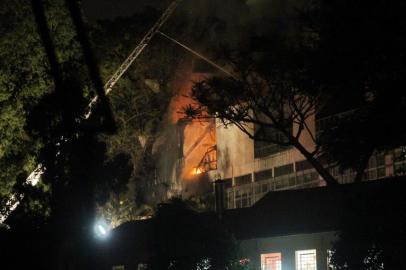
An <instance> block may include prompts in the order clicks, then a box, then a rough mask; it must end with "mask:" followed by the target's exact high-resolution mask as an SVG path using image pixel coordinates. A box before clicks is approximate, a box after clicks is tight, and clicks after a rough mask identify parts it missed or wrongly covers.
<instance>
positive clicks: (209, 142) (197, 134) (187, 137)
mask: <svg viewBox="0 0 406 270" xmlns="http://www.w3.org/2000/svg"><path fill="white" fill-rule="evenodd" d="M207 76H209V75H208V74H207V73H194V72H193V63H189V64H188V65H185V67H184V68H183V69H181V72H180V73H179V75H178V78H177V79H176V81H175V83H174V88H175V90H176V91H177V95H176V96H175V97H174V98H173V99H172V101H171V105H170V108H171V121H172V122H173V123H179V122H180V121H183V115H182V113H181V111H182V109H183V108H184V107H185V106H187V105H189V104H192V103H193V102H194V101H193V100H192V99H191V97H190V95H191V89H192V86H193V83H194V82H197V81H199V80H202V79H204V78H206V77H207ZM182 131H183V134H181V135H182V137H183V138H182V146H181V147H182V150H183V159H184V160H183V162H184V163H183V164H184V165H183V170H182V173H181V176H180V177H181V179H182V180H194V179H196V177H200V176H201V175H202V174H203V173H204V172H206V171H207V170H208V169H210V168H212V167H213V165H212V166H203V165H202V163H204V161H205V159H208V158H207V155H208V153H209V150H210V149H213V147H215V145H216V133H215V132H216V129H215V124H214V120H208V121H188V122H185V123H184V126H183V130H182ZM210 156H211V158H213V154H212V153H211V154H210ZM214 156H215V155H214Z"/></svg>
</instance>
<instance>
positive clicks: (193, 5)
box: [82, 0, 286, 21]
mask: <svg viewBox="0 0 406 270" xmlns="http://www.w3.org/2000/svg"><path fill="white" fill-rule="evenodd" d="M275 1H286V0H184V1H183V2H182V3H181V4H180V8H190V9H195V10H198V9H200V10H201V9H202V7H203V9H204V6H205V4H206V5H207V6H209V5H213V2H214V3H215V5H216V6H218V7H224V10H221V9H220V10H219V12H221V11H224V15H225V16H226V17H227V16H230V15H232V14H230V10H232V7H233V6H234V5H236V4H237V3H238V2H239V3H241V2H246V3H247V7H249V10H250V11H251V13H260V12H263V11H264V9H263V6H264V4H266V3H269V2H275ZM170 2H172V1H171V0H83V1H82V3H83V8H84V10H85V14H86V16H87V17H88V19H90V20H91V21H95V20H98V19H106V18H114V17H116V16H124V17H125V16H129V15H132V14H134V13H137V11H140V10H142V9H143V8H144V7H145V6H147V5H151V6H155V7H159V8H160V9H165V7H167V6H168V5H169V3H170ZM210 2H211V3H210ZM249 10H248V9H247V13H248V12H249ZM234 19H235V20H239V19H240V18H239V17H234Z"/></svg>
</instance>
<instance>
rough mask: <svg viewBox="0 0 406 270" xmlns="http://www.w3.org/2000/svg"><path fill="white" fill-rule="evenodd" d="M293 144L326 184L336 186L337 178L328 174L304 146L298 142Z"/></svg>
mask: <svg viewBox="0 0 406 270" xmlns="http://www.w3.org/2000/svg"><path fill="white" fill-rule="evenodd" d="M293 146H294V147H295V148H296V149H297V150H299V152H300V153H301V154H302V155H303V156H304V157H305V158H306V159H307V161H309V163H310V164H312V166H313V168H314V169H315V170H316V171H317V172H318V173H319V174H320V176H321V177H322V178H323V180H324V181H325V182H326V184H327V185H328V186H336V185H338V184H339V183H338V182H337V180H336V179H335V178H334V177H333V176H332V175H331V174H330V172H329V171H328V170H327V169H326V168H324V167H323V165H322V164H321V163H320V161H318V160H317V159H316V158H315V157H314V156H313V155H312V154H311V153H309V151H307V150H306V148H305V147H304V146H303V145H301V144H300V143H299V142H294V143H293Z"/></svg>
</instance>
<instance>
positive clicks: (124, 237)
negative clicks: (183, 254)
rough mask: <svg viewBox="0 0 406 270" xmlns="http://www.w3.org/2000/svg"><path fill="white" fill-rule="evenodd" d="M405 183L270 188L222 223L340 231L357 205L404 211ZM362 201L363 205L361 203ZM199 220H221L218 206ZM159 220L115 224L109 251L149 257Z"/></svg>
mask: <svg viewBox="0 0 406 270" xmlns="http://www.w3.org/2000/svg"><path fill="white" fill-rule="evenodd" d="M405 188H406V177H400V178H393V179H384V180H376V181H370V182H362V183H360V184H345V185H339V186H337V187H318V188H310V189H301V190H288V191H278V192H270V193H268V194H267V195H266V196H265V197H263V198H262V199H261V200H260V201H258V202H257V203H256V204H255V205H254V206H252V207H250V208H242V209H233V210H226V211H225V212H224V213H223V215H222V219H221V223H223V225H224V226H225V227H226V228H227V230H229V231H230V232H231V233H232V234H233V235H234V236H235V238H236V239H237V240H247V239H255V238H263V237H273V236H283V235H293V234H304V233H315V232H326V231H337V230H339V229H340V226H341V224H342V223H341V222H342V221H343V219H345V218H348V217H347V216H346V214H347V212H350V210H352V209H357V210H356V211H358V212H356V213H357V214H358V213H359V214H362V213H361V212H362V211H367V208H368V207H372V208H373V207H376V206H377V205H378V208H379V206H382V205H386V206H389V208H385V209H386V210H385V211H387V209H389V211H391V209H392V206H395V205H401V207H403V208H401V211H404V210H405V209H406V199H405V197H406V196H404V192H405ZM360 205H361V206H362V207H358V206H360ZM363 207H364V208H363ZM365 207H366V208H365ZM372 210H373V211H372V213H373V212H374V211H376V212H377V213H379V211H381V212H382V209H376V210H375V209H372ZM367 212H368V214H370V213H371V212H369V211H367ZM173 213H175V215H178V214H179V213H181V212H173ZM173 213H172V214H173ZM392 216H393V213H392ZM175 220H176V219H175ZM197 220H198V222H199V224H205V223H213V222H217V221H216V220H217V219H216V215H215V213H213V212H206V213H202V214H199V217H198V219H197ZM155 222H156V220H155V219H154V218H152V219H149V220H144V221H134V222H129V223H126V224H123V225H121V226H119V227H118V228H116V229H115V230H114V231H113V232H112V235H111V241H109V242H110V244H109V247H108V249H109V250H110V251H111V252H112V253H114V254H111V253H110V254H109V256H111V258H114V259H113V260H114V261H116V260H118V261H121V262H124V261H134V260H135V259H136V260H138V261H146V260H147V259H148V258H149V257H150V256H151V254H152V253H153V250H154V246H153V244H152V242H153V241H152V240H153V239H154V235H156V233H159V232H157V231H155V230H156V228H159V226H158V227H157V226H155V225H154V224H155ZM175 222H176V221H175ZM172 225H173V224H172ZM165 233H170V232H165ZM134 256H136V257H137V258H133V257H134Z"/></svg>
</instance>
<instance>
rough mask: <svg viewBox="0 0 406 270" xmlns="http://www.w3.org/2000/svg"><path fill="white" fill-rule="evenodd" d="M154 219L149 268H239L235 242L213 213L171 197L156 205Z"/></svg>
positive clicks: (237, 250)
mask: <svg viewBox="0 0 406 270" xmlns="http://www.w3.org/2000/svg"><path fill="white" fill-rule="evenodd" d="M155 219H156V220H155V232H156V233H155V234H154V235H155V237H154V240H153V241H154V242H153V243H154V248H155V249H154V250H155V251H156V254H155V256H154V257H153V258H151V262H150V263H149V264H148V267H149V268H150V269H192V268H193V269H194V268H197V269H239V267H240V266H239V263H238V262H239V259H240V257H239V249H238V245H237V243H236V241H235V240H234V239H233V237H232V236H231V234H230V233H229V232H227V230H226V229H225V228H223V227H222V225H221V222H220V221H219V220H218V219H217V217H216V216H215V215H214V214H213V215H212V216H210V215H207V214H206V215H202V214H198V213H197V212H195V211H193V210H192V209H191V208H189V207H188V206H187V205H186V204H185V203H184V202H182V201H181V200H179V199H173V200H172V201H170V202H169V203H167V204H161V205H159V207H158V210H157V213H156V217H155ZM208 220H211V221H210V222H208ZM241 269H242V267H241Z"/></svg>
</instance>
